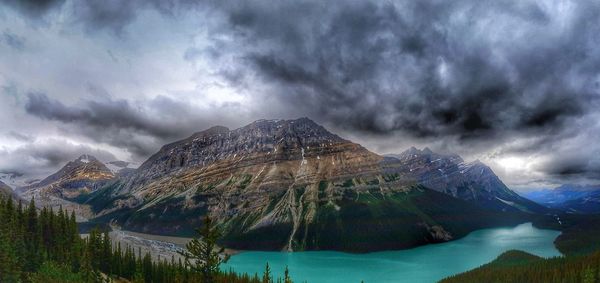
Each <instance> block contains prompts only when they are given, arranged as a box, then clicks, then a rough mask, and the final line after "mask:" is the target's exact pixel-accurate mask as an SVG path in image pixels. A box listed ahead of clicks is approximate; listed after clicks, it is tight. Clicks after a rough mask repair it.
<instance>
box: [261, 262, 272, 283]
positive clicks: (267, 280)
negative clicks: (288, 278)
mask: <svg viewBox="0 0 600 283" xmlns="http://www.w3.org/2000/svg"><path fill="white" fill-rule="evenodd" d="M272 282H273V277H272V276H271V267H269V263H268V262H267V265H266V267H265V272H264V273H263V277H262V283H272Z"/></svg>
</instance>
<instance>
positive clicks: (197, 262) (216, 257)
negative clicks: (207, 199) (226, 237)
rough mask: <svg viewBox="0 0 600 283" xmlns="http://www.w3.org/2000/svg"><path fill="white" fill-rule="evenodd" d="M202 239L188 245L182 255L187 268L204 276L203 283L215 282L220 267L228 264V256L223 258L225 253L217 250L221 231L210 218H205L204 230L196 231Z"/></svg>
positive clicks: (221, 249) (196, 239) (195, 239)
mask: <svg viewBox="0 0 600 283" xmlns="http://www.w3.org/2000/svg"><path fill="white" fill-rule="evenodd" d="M196 231H197V232H198V234H199V236H200V238H194V239H193V240H191V241H190V242H189V243H188V244H187V245H186V248H187V251H185V252H182V253H181V254H182V255H183V256H184V257H185V262H186V266H188V267H189V268H190V269H191V270H192V271H194V272H198V273H200V274H201V276H202V280H203V281H202V282H205V283H212V282H214V278H215V275H216V274H217V273H218V272H219V266H220V265H221V264H222V263H225V262H227V260H228V259H229V256H228V255H224V256H222V254H223V252H224V251H225V250H224V249H223V248H220V249H218V248H217V241H218V240H219V239H220V238H221V231H220V230H219V228H218V227H216V226H215V225H214V224H213V222H212V220H211V219H210V217H208V216H206V217H205V218H204V225H203V226H202V228H200V229H197V230H196Z"/></svg>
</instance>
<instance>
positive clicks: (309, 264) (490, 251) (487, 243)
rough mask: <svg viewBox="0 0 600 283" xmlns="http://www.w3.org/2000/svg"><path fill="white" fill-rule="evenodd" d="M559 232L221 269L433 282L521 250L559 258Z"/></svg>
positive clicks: (247, 255) (493, 235) (263, 256)
mask: <svg viewBox="0 0 600 283" xmlns="http://www.w3.org/2000/svg"><path fill="white" fill-rule="evenodd" d="M559 234H560V232H559V231H554V230H543V229H537V228H535V227H533V226H532V225H531V223H525V224H521V225H518V226H515V227H508V228H506V227H505V228H493V229H484V230H478V231H475V232H472V233H470V234H469V235H467V236H466V237H464V238H461V239H459V240H456V241H451V242H447V243H441V244H434V245H427V246H422V247H417V248H413V249H409V250H401V251H385V252H374V253H368V254H350V253H341V252H331V251H315V252H294V253H287V252H242V253H239V254H237V255H234V256H232V257H231V259H230V260H229V262H228V263H227V264H226V265H225V266H224V267H223V268H224V269H225V270H228V269H229V268H233V269H234V270H235V271H236V272H245V273H248V274H254V273H258V274H259V276H261V275H262V271H263V270H264V267H265V263H266V262H269V265H270V266H271V270H272V271H273V274H274V275H275V276H283V270H284V269H285V266H288V268H289V270H290V275H291V277H292V279H293V280H294V282H305V281H306V282H308V283H328V282H330V283H338V282H339V283H342V282H343V283H348V282H357V283H359V282H361V280H364V282H365V283H370V282H374V283H375V282H411V283H413V282H414V283H419V282H423V283H429V282H437V281H438V280H440V279H442V278H445V277H447V276H449V275H453V274H457V273H461V272H464V271H467V270H470V269H472V268H475V267H478V266H480V265H482V264H485V263H488V262H490V261H491V260H493V259H495V258H496V257H497V256H498V255H500V254H501V253H502V252H504V251H507V250H511V249H519V250H523V251H526V252H529V253H532V254H535V255H538V256H542V257H552V256H559V255H560V253H559V252H558V250H557V249H556V248H555V247H554V244H553V242H554V240H555V239H556V237H557V236H558V235H559Z"/></svg>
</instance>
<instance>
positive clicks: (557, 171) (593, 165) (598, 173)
mask: <svg viewBox="0 0 600 283" xmlns="http://www.w3.org/2000/svg"><path fill="white" fill-rule="evenodd" d="M596 154H597V153H596ZM539 169H540V170H541V171H543V172H544V173H546V174H547V176H549V177H551V178H556V179H559V180H586V179H587V180H589V179H595V180H600V162H599V160H598V159H594V158H590V157H589V156H581V155H579V156H577V155H574V156H573V155H571V156H556V157H554V158H552V159H551V160H549V161H548V162H546V163H544V164H542V165H541V168H539Z"/></svg>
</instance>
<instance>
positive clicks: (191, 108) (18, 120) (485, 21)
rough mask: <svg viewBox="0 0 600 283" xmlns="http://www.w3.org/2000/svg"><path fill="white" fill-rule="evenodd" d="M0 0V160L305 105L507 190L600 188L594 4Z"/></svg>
mask: <svg viewBox="0 0 600 283" xmlns="http://www.w3.org/2000/svg"><path fill="white" fill-rule="evenodd" d="M325 2H327V1H304V0H302V1H298V0H294V1H190V0H187V1H186V0H181V1H178V0H170V1H162V0H155V1H145V0H144V1H142V0H123V1H115V0H90V1H71V0H63V1H60V0H59V1H54V0H43V1H24V0H3V1H1V3H0V119H1V123H0V172H17V173H23V174H25V176H43V175H45V174H48V173H51V172H52V171H54V170H56V169H57V168H59V167H60V166H62V165H63V164H64V163H65V162H66V161H67V160H70V159H74V158H76V157H77V156H79V155H80V154H82V153H91V154H93V155H95V156H97V157H98V158H100V159H102V160H104V161H110V160H115V159H119V160H126V161H131V162H136V163H141V162H143V160H144V159H145V158H147V157H148V156H150V155H151V154H152V153H153V152H155V151H156V150H158V148H160V146H161V145H163V144H165V143H167V142H171V141H174V140H177V139H180V138H183V137H187V136H189V135H191V134H192V133H193V132H196V131H200V130H203V129H206V128H208V127H210V126H213V125H216V124H220V125H225V126H228V127H230V128H236V127H239V126H243V125H245V124H247V123H249V122H251V121H253V120H256V119H260V118H267V119H270V118H297V117H303V116H306V117H309V118H311V119H313V120H315V121H316V122H318V123H321V124H323V125H324V126H326V127H327V128H329V129H330V130H331V131H333V132H335V133H337V134H339V135H341V136H343V137H345V138H347V139H351V140H353V141H356V142H359V143H361V144H363V145H364V146H366V147H367V148H369V149H370V150H372V151H374V152H377V153H381V154H384V153H395V152H400V151H402V150H404V149H406V148H407V147H410V146H412V145H415V146H416V147H424V146H429V147H431V148H432V149H434V150H437V151H440V152H448V153H449V152H454V153H458V154H461V155H462V156H463V157H464V158H465V159H466V160H474V159H480V160H482V161H484V162H486V163H487V164H489V165H490V166H491V167H492V168H493V169H494V170H495V171H496V173H497V174H498V175H500V176H501V178H502V179H503V180H504V181H505V182H506V183H507V184H508V185H509V186H510V187H512V188H515V189H519V190H525V189H531V188H539V187H553V186H555V185H557V184H561V183H570V182H579V183H600V142H598V141H600V110H599V109H600V108H599V107H600V48H598V46H600V20H598V18H599V17H600V2H598V1H561V0H556V1H550V0H548V1H530V0H514V1H475V0H471V1H461V0H457V1H444V0H439V1H393V0H391V1H377V0H371V1H345V2H341V1H339V2H327V3H325Z"/></svg>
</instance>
